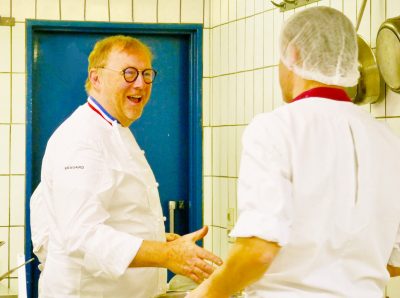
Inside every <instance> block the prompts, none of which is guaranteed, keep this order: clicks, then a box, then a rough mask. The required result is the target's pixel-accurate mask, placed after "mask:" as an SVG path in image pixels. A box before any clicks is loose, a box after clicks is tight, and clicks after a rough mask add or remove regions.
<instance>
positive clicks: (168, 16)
mask: <svg viewBox="0 0 400 298" xmlns="http://www.w3.org/2000/svg"><path fill="white" fill-rule="evenodd" d="M180 9H181V1H180V0H158V22H159V23H180V17H181V12H180Z"/></svg>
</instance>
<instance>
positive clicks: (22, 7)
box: [11, 0, 35, 21]
mask: <svg viewBox="0 0 400 298" xmlns="http://www.w3.org/2000/svg"><path fill="white" fill-rule="evenodd" d="M11 5H12V6H11V15H12V16H13V17H14V18H15V20H16V21H25V19H34V18H35V0H12V1H11Z"/></svg>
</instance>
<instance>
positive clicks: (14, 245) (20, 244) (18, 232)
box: [10, 227, 25, 277]
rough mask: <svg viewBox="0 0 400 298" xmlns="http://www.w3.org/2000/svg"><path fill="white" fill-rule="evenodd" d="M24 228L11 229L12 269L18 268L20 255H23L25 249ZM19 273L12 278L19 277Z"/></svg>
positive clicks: (12, 275) (13, 274)
mask: <svg viewBox="0 0 400 298" xmlns="http://www.w3.org/2000/svg"><path fill="white" fill-rule="evenodd" d="M24 232H25V231H24V227H11V228H10V267H11V268H14V267H16V266H17V256H18V254H23V253H24V251H25V249H24V239H25V235H24ZM17 273H18V272H14V273H12V274H11V277H17Z"/></svg>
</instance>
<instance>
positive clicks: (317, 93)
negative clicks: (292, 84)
mask: <svg viewBox="0 0 400 298" xmlns="http://www.w3.org/2000/svg"><path fill="white" fill-rule="evenodd" d="M309 97H322V98H326V99H332V100H338V101H347V102H351V99H350V97H349V96H348V95H347V93H346V92H345V91H344V90H343V89H339V88H332V87H317V88H313V89H310V90H307V91H304V92H303V93H301V94H299V95H298V96H296V97H295V98H294V99H293V101H292V102H295V101H297V100H300V99H303V98H309Z"/></svg>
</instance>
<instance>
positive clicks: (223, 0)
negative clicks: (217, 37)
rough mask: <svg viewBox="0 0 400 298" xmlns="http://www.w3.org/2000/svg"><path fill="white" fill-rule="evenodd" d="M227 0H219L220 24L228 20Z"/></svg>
mask: <svg viewBox="0 0 400 298" xmlns="http://www.w3.org/2000/svg"><path fill="white" fill-rule="evenodd" d="M228 2H229V0H221V24H225V23H227V22H228V21H229V3H228Z"/></svg>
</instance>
